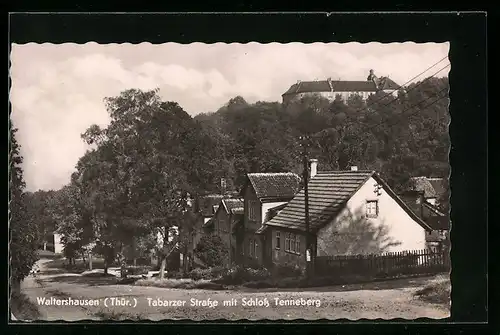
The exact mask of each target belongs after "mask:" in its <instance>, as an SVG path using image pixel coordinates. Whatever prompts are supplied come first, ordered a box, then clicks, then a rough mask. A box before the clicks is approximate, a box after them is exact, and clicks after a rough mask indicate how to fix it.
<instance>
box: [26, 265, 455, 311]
mask: <svg viewBox="0 0 500 335" xmlns="http://www.w3.org/2000/svg"><path fill="white" fill-rule="evenodd" d="M43 264H44V261H40V262H39V266H40V269H41V272H40V273H39V274H38V275H37V278H34V277H33V276H30V277H28V278H26V279H25V281H24V282H23V284H22V292H23V293H24V294H26V295H27V296H28V297H29V299H30V300H31V301H32V302H33V303H34V304H35V305H37V307H38V308H39V310H40V313H41V319H43V320H47V321H55V320H65V321H77V320H110V319H113V320H126V319H131V320H138V319H141V320H144V319H145V320H148V319H149V320H153V321H158V320H165V319H177V320H178V319H191V320H197V321H201V320H217V319H227V320H241V319H248V320H260V319H269V320H276V319H285V320H293V319H306V320H317V319H330V320H334V319H344V318H345V319H350V320H357V319H362V318H367V319H378V318H382V319H392V318H404V319H415V318H419V317H427V318H436V319H440V318H446V317H448V316H449V310H447V309H446V308H444V307H443V306H441V305H435V304H429V303H425V302H422V301H420V300H418V299H416V298H414V297H413V293H414V292H415V291H416V290H418V289H420V288H422V287H423V286H425V285H426V284H428V283H429V281H431V280H433V279H432V278H431V279H429V278H419V279H414V280H400V281H393V282H381V283H377V284H365V285H352V286H351V285H350V286H349V287H347V288H346V287H324V288H310V289H300V290H299V289H290V290H279V291H277V290H276V289H264V290H256V289H243V290H224V291H212V290H186V289H167V288H158V287H144V286H134V285H117V284H115V283H113V277H85V276H82V275H77V274H68V273H57V274H50V273H49V272H47V269H45V268H44V265H43ZM43 298H45V300H44V299H43ZM113 298H119V299H113ZM77 299H78V302H75V300H77ZM58 301H59V303H60V305H57V302H58ZM68 301H69V302H68ZM266 301H267V303H266ZM77 303H78V304H80V305H82V304H84V306H77V305H76V304H77ZM297 304H298V305H297ZM106 305H107V307H106ZM112 305H114V306H112Z"/></svg>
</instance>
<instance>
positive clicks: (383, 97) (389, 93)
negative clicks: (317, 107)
mask: <svg viewBox="0 0 500 335" xmlns="http://www.w3.org/2000/svg"><path fill="white" fill-rule="evenodd" d="M446 58H448V56H445V57H443V58H441V59H440V60H439V61H437V62H436V63H434V64H433V65H431V66H430V67H428V68H427V69H425V70H424V71H422V72H420V73H419V74H417V75H416V76H415V77H413V78H411V79H409V80H408V81H406V82H405V83H404V84H402V85H401V86H400V87H399V88H397V89H394V90H392V91H391V92H388V93H386V94H384V95H383V96H381V97H380V98H378V99H376V100H375V101H372V102H371V103H370V104H369V105H367V106H365V107H364V108H362V109H360V110H358V111H357V112H362V111H365V110H367V109H368V108H369V107H370V106H372V105H374V104H376V103H377V102H379V101H381V100H383V99H385V98H387V97H388V96H391V95H392V94H393V93H394V92H396V91H398V90H399V89H400V88H401V87H403V86H405V85H406V84H409V83H411V82H412V81H413V80H415V79H416V78H418V77H420V76H421V75H422V74H424V73H425V72H427V71H429V70H430V69H432V68H433V67H435V66H436V65H438V64H439V63H441V62H442V61H443V60H445V59H446ZM448 66H450V63H448V65H446V66H445V67H443V68H441V69H440V70H439V71H437V72H435V73H434V74H432V75H431V76H429V77H428V78H426V79H424V80H422V81H421V82H420V83H418V84H416V85H415V86H413V87H412V88H411V89H409V90H408V91H407V92H409V91H411V90H413V89H415V88H416V87H418V86H420V85H422V84H423V83H424V82H426V81H427V80H429V79H430V78H432V77H434V76H435V75H436V74H438V73H439V72H441V71H443V70H444V69H446V68H447V67H448ZM397 99H398V98H396V100H397Z"/></svg>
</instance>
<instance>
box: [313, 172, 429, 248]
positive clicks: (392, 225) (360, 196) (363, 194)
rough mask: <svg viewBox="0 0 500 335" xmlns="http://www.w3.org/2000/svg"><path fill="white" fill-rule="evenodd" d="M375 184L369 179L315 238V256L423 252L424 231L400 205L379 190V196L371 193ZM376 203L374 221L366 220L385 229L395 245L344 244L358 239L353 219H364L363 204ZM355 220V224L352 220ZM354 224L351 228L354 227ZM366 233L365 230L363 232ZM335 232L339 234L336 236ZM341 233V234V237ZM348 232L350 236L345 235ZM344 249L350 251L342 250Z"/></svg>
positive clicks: (424, 244) (364, 209) (371, 219)
mask: <svg viewBox="0 0 500 335" xmlns="http://www.w3.org/2000/svg"><path fill="white" fill-rule="evenodd" d="M376 184H377V182H376V181H375V179H373V178H370V179H369V180H368V181H367V182H366V183H365V184H364V185H363V186H362V187H361V188H360V189H359V190H358V191H357V192H356V193H355V194H354V195H353V196H352V197H351V199H349V201H348V202H347V205H346V207H345V208H344V209H343V210H342V211H341V213H340V214H339V215H338V216H337V217H336V218H335V219H334V220H333V221H332V222H331V223H330V224H328V225H327V226H326V227H324V228H323V229H321V230H320V231H319V232H318V235H317V243H318V248H317V249H318V255H335V254H363V253H373V252H374V251H373V250H377V251H376V252H396V251H404V250H417V249H425V247H426V242H425V230H424V228H423V227H422V226H420V225H419V224H418V223H417V222H416V221H414V220H413V219H412V218H411V217H410V216H409V215H408V214H407V213H406V211H405V210H404V209H403V208H402V207H400V206H399V204H398V203H397V202H396V201H395V200H394V199H393V198H392V197H391V196H390V195H388V194H387V192H386V191H385V190H384V189H382V190H381V194H380V195H377V194H375V192H374V189H375V187H374V185H376ZM369 200H377V201H378V208H379V212H378V216H377V218H366V220H367V222H368V223H369V224H370V225H371V226H372V227H381V226H383V227H386V229H387V235H386V236H385V237H386V238H390V239H392V241H393V242H397V243H399V244H398V245H394V246H389V247H387V248H382V247H383V246H384V244H385V243H375V242H374V241H373V239H372V241H371V243H362V244H357V243H355V242H353V243H346V242H345V241H349V242H351V241H355V240H356V237H357V236H360V235H359V234H358V233H357V232H356V230H355V227H356V224H355V223H356V222H358V221H356V219H357V218H365V215H366V202H367V201H369ZM353 219H354V220H353ZM353 222H354V224H353ZM365 231H366V229H365ZM337 232H338V233H337ZM342 232H344V233H342ZM346 232H349V233H350V234H346ZM345 245H350V246H351V247H349V248H347V249H346V248H345Z"/></svg>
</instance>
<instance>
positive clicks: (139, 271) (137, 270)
mask: <svg viewBox="0 0 500 335" xmlns="http://www.w3.org/2000/svg"><path fill="white" fill-rule="evenodd" d="M149 270H150V267H149V266H126V267H124V268H123V272H124V273H125V274H126V275H128V276H129V275H130V276H137V275H144V274H148V272H149Z"/></svg>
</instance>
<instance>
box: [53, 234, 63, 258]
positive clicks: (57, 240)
mask: <svg viewBox="0 0 500 335" xmlns="http://www.w3.org/2000/svg"><path fill="white" fill-rule="evenodd" d="M63 249H64V246H63V244H62V243H61V235H59V234H54V253H55V254H61V253H62V252H63Z"/></svg>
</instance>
